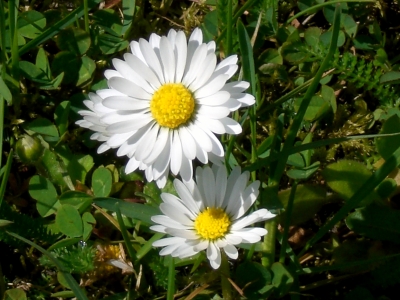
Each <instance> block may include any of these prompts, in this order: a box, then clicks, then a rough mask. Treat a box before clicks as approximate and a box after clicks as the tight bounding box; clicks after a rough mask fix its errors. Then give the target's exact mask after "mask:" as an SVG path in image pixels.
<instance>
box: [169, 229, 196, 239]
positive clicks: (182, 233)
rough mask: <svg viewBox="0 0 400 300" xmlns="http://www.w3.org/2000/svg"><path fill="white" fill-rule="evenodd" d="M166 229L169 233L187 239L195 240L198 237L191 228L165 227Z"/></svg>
mask: <svg viewBox="0 0 400 300" xmlns="http://www.w3.org/2000/svg"><path fill="white" fill-rule="evenodd" d="M166 231H167V233H168V234H170V235H173V236H177V237H181V238H185V239H188V240H196V239H198V238H199V237H198V236H197V234H196V233H195V232H194V231H193V230H181V229H175V228H167V230H166Z"/></svg>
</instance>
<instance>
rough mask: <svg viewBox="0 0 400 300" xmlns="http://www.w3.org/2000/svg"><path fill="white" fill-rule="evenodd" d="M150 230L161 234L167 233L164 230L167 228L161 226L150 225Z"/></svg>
mask: <svg viewBox="0 0 400 300" xmlns="http://www.w3.org/2000/svg"><path fill="white" fill-rule="evenodd" d="M150 229H151V230H153V231H156V232H161V233H167V232H166V231H165V230H166V229H167V227H165V226H162V225H152V226H150Z"/></svg>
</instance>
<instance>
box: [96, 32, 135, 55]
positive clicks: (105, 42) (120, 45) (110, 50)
mask: <svg viewBox="0 0 400 300" xmlns="http://www.w3.org/2000/svg"><path fill="white" fill-rule="evenodd" d="M97 38H98V43H99V47H100V50H101V52H103V54H106V55H110V54H114V53H115V52H119V51H122V50H124V49H126V48H128V46H129V42H128V41H126V40H124V39H122V38H120V37H116V36H113V35H111V34H107V33H104V34H100V35H99V36H98V37H97Z"/></svg>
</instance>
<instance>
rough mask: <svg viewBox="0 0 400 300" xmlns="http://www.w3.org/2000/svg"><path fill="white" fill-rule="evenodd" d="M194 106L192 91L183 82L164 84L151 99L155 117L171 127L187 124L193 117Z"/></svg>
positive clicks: (162, 124)
mask: <svg viewBox="0 0 400 300" xmlns="http://www.w3.org/2000/svg"><path fill="white" fill-rule="evenodd" d="M194 106H195V100H194V98H193V95H192V93H191V92H190V91H189V90H188V89H187V88H186V87H184V86H183V84H181V83H167V84H164V85H163V86H161V87H160V88H159V89H158V90H157V91H156V92H155V93H154V95H153V98H151V101H150V111H151V113H152V115H153V118H154V119H155V120H156V121H157V122H158V124H160V125H161V126H164V127H168V128H171V129H174V128H176V127H178V126H180V125H182V124H185V123H186V122H187V121H188V120H189V119H190V118H191V116H192V114H193V111H194Z"/></svg>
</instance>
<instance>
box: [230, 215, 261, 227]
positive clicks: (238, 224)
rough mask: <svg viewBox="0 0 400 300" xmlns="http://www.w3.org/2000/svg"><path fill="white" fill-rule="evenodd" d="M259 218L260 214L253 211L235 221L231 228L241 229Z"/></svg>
mask: <svg viewBox="0 0 400 300" xmlns="http://www.w3.org/2000/svg"><path fill="white" fill-rule="evenodd" d="M258 220H259V215H258V214H257V213H256V212H253V213H251V214H250V215H248V216H246V217H244V218H242V219H239V220H237V221H235V222H233V224H232V227H231V229H232V230H240V229H242V228H244V227H246V226H249V225H251V224H254V223H256V222H257V221H258Z"/></svg>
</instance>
